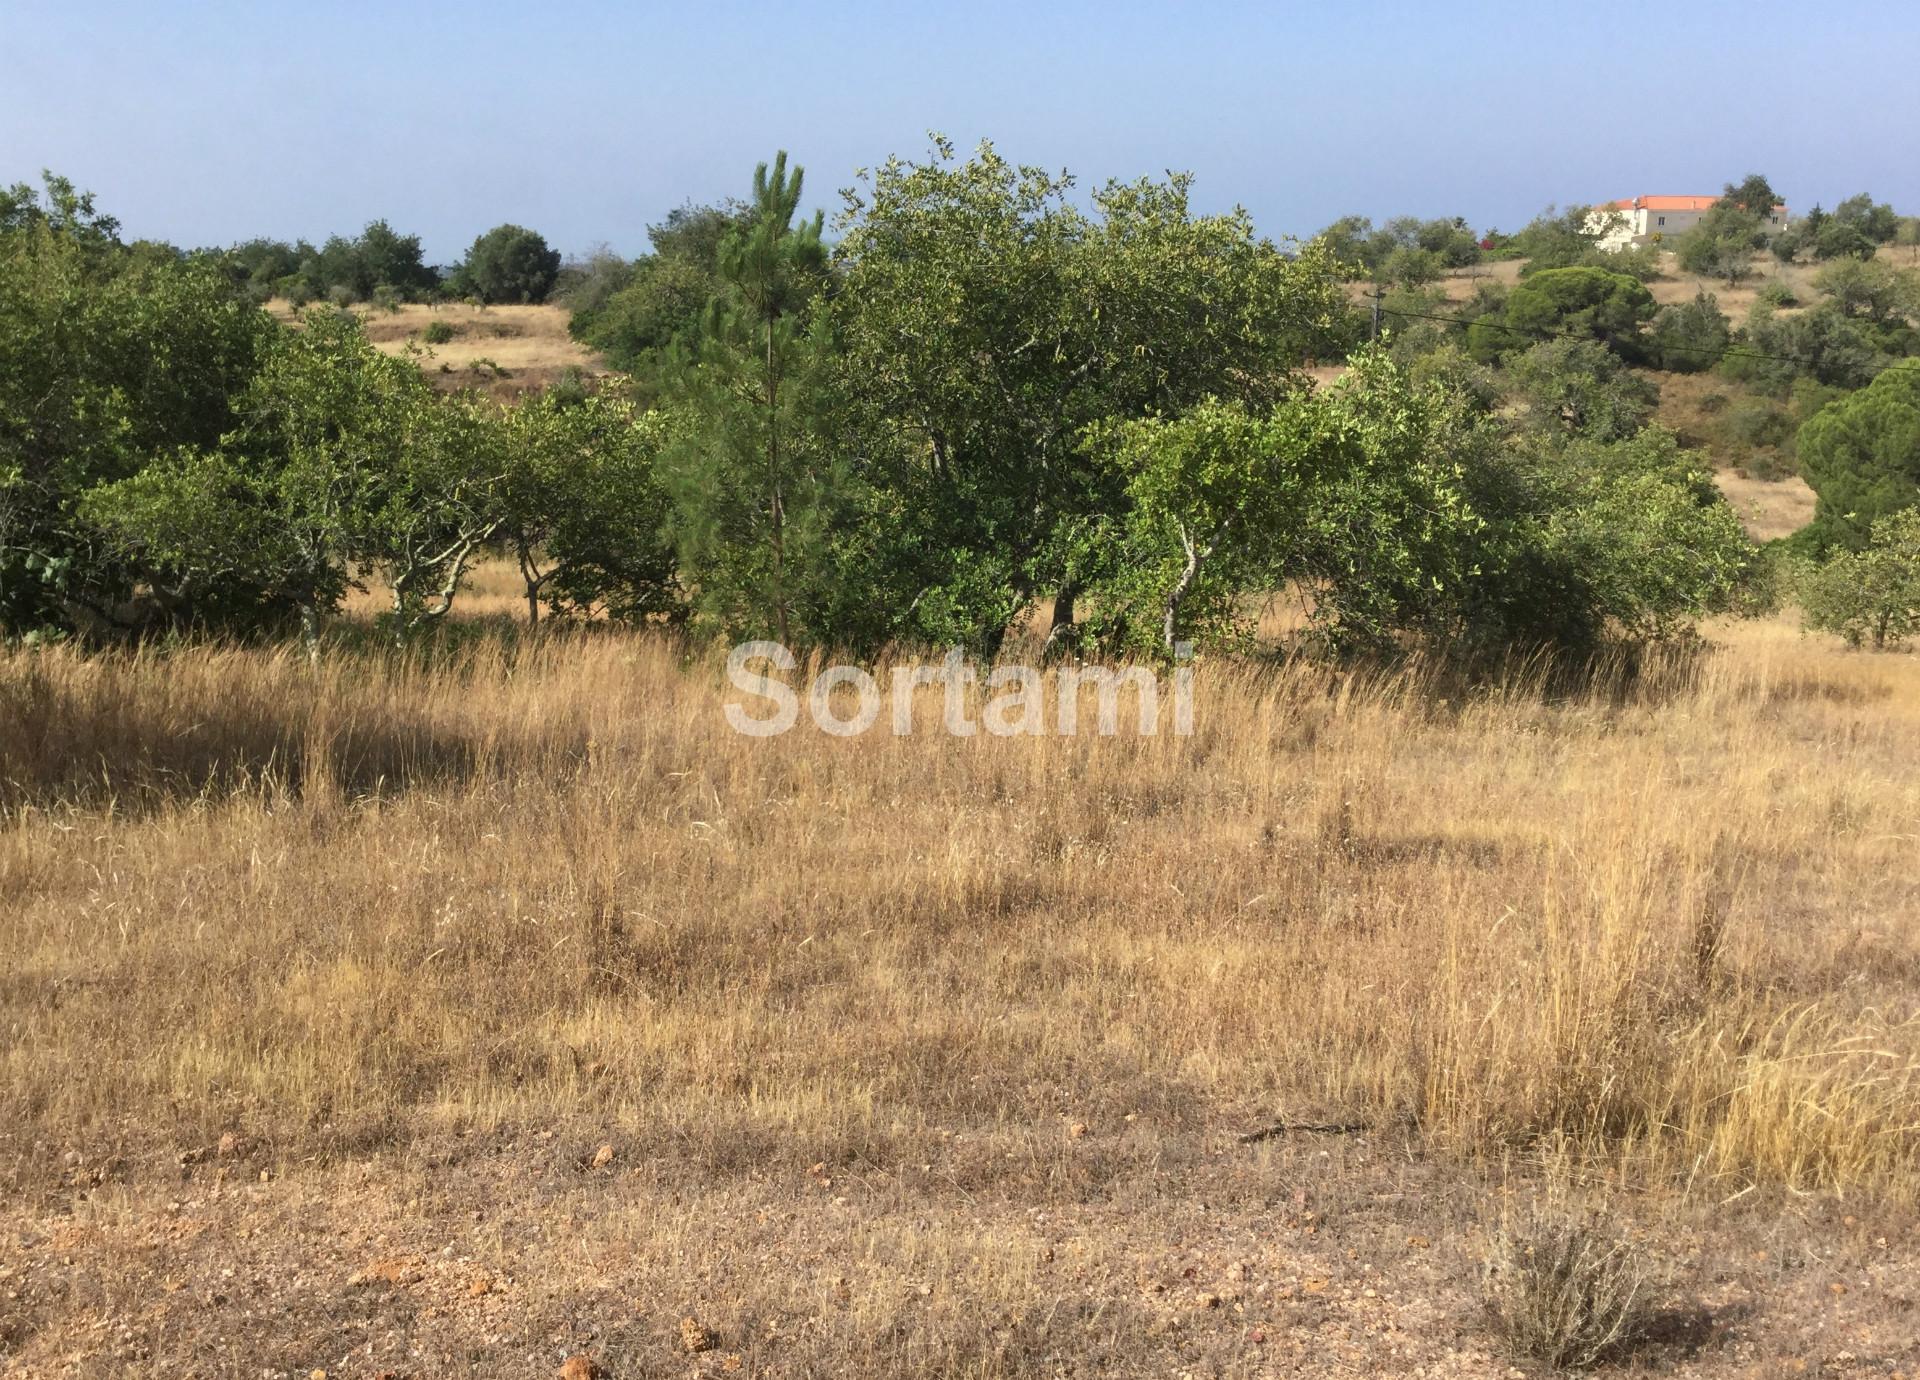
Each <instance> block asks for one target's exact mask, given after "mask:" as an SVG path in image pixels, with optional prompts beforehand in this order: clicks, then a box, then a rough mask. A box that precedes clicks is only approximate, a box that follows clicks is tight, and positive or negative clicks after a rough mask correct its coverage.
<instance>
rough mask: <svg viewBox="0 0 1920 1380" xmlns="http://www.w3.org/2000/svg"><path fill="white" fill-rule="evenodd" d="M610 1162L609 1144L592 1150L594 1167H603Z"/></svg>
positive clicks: (611, 1154)
mask: <svg viewBox="0 0 1920 1380" xmlns="http://www.w3.org/2000/svg"><path fill="white" fill-rule="evenodd" d="M612 1163H613V1146H612V1145H611V1144H607V1145H603V1146H601V1147H600V1148H599V1149H598V1150H596V1151H594V1152H593V1167H594V1168H595V1169H605V1168H606V1167H607V1166H608V1165H610V1164H612Z"/></svg>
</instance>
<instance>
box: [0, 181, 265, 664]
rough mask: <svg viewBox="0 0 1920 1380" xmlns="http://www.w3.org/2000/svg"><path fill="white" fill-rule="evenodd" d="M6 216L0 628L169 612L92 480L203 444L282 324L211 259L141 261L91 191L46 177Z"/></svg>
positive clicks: (0, 313)
mask: <svg viewBox="0 0 1920 1380" xmlns="http://www.w3.org/2000/svg"><path fill="white" fill-rule="evenodd" d="M47 185H48V197H47V204H46V205H45V206H44V207H43V206H41V205H40V203H39V200H38V198H37V197H36V196H35V195H34V194H33V193H31V192H30V191H28V190H27V189H25V188H14V189H13V190H12V191H10V192H9V193H7V194H6V196H7V205H6V210H5V211H4V214H0V224H4V226H5V227H6V228H4V229H0V632H6V633H22V632H27V631H30V630H33V629H36V628H48V627H50V628H57V629H65V630H69V631H73V630H82V631H102V632H104V631H108V630H111V629H113V628H116V627H122V626H128V625H134V624H138V623H141V622H144V621H146V620H148V619H152V618H159V617H165V616H166V610H164V609H157V608H155V607H154V606H153V605H152V604H151V603H150V602H147V603H136V602H135V600H134V596H135V594H136V593H137V591H138V588H139V585H140V574H141V572H140V571H139V570H138V569H137V568H136V567H134V566H132V565H130V564H129V563H127V562H125V561H123V560H121V559H118V558H117V557H116V556H115V555H114V553H112V552H110V551H107V550H105V549H103V548H102V546H101V544H100V543H99V541H98V540H97V538H96V535H95V534H94V533H93V532H92V531H91V530H90V529H89V528H88V526H87V524H86V523H85V522H84V521H82V520H81V518H80V516H79V513H78V504H79V500H80V498H81V496H82V495H83V494H84V493H85V492H86V490H87V489H89V488H90V487H92V486H93V485H96V484H100V483H107V482H112V481H114V480H118V479H122V478H125V477H126V476H128V475H130V474H133V473H135V472H136V471H137V470H138V469H139V468H140V466H141V465H142V464H143V463H144V462H145V461H146V459H147V457H149V456H151V455H154V454H158V453H164V452H167V451H171V450H173V449H174V448H176V447H180V446H199V445H208V444H211V443H213V442H214V441H216V440H217V439H218V437H219V436H220V434H221V433H222V432H223V431H224V430H226V429H227V428H228V427H229V426H230V425H231V424H232V421H233V414H232V411H231V407H230V399H231V397H232V395H233V394H234V393H235V392H237V391H238V390H239V388H241V387H242V386H243V385H244V383H245V380H246V379H247V377H248V376H249V375H250V373H251V371H252V369H253V368H254V364H255V360H256V357H257V355H258V353H259V351H260V349H261V346H262V342H263V340H264V339H265V337H266V335H267V333H268V331H269V330H270V329H271V323H270V322H269V321H268V320H267V318H266V317H265V316H263V315H262V314H261V313H260V312H258V311H256V310H254V309H253V308H252V307H251V305H250V304H249V303H248V302H246V301H245V300H243V299H242V298H241V297H240V296H239V295H237V294H236V293H235V292H234V291H233V289H232V287H231V286H230V283H229V281H228V279H227V278H226V276H225V275H224V274H223V273H221V272H220V271H219V269H218V268H217V267H216V266H215V265H212V264H210V263H207V262H205V261H200V260H194V261H182V260H178V259H173V258H163V259H154V258H136V257H135V256H133V255H131V254H129V253H127V252H126V251H125V250H123V249H122V248H121V247H120V245H119V243H118V241H117V239H116V238H115V234H116V232H117V225H116V223H115V222H114V221H113V220H112V219H111V218H110V217H105V216H101V215H99V214H98V213H97V212H95V211H94V209H93V202H92V198H91V197H89V196H85V195H82V194H79V193H76V192H74V191H73V189H72V186H71V184H69V183H66V182H65V181H64V180H62V179H58V178H53V177H49V178H48V182H47Z"/></svg>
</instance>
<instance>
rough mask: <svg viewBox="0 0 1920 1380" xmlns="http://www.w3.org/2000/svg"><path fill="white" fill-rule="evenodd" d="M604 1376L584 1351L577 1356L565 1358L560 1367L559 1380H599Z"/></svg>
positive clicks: (603, 1372)
mask: <svg viewBox="0 0 1920 1380" xmlns="http://www.w3.org/2000/svg"><path fill="white" fill-rule="evenodd" d="M605 1374H606V1372H605V1371H604V1370H602V1369H601V1368H600V1367H599V1365H598V1364H597V1363H596V1362H595V1361H594V1359H593V1357H591V1356H589V1355H587V1354H586V1353H585V1352H584V1351H583V1352H581V1353H580V1354H579V1355H578V1356H569V1357H567V1359H566V1360H565V1361H564V1362H562V1363H561V1366H560V1380H599V1377H600V1376H603V1375H605Z"/></svg>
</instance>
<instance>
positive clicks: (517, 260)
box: [451, 225, 560, 304]
mask: <svg viewBox="0 0 1920 1380" xmlns="http://www.w3.org/2000/svg"><path fill="white" fill-rule="evenodd" d="M559 274H560V251H559V250H557V249H549V248H548V247H547V242H546V240H545V239H543V238H542V237H541V236H540V235H538V234H536V233H535V232H534V231H532V230H528V229H527V228H525V227H524V226H519V225H496V226H495V227H494V228H493V229H491V230H489V231H487V233H486V234H484V235H482V236H480V238H479V239H477V240H475V241H474V242H473V246H472V248H470V249H468V250H467V257H466V259H465V260H464V261H463V262H462V263H461V265H460V267H459V268H458V269H456V270H455V272H454V275H453V280H452V283H451V286H452V287H453V288H454V290H455V292H456V293H458V294H459V295H462V296H469V295H470V296H474V297H477V298H479V299H480V300H481V301H482V302H486V303H489V304H491V303H497V302H544V301H546V300H547V294H548V293H549V292H551V291H552V290H553V284H554V280H555V279H556V278H557V277H558V276H559Z"/></svg>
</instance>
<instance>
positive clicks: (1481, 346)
mask: <svg viewBox="0 0 1920 1380" xmlns="http://www.w3.org/2000/svg"><path fill="white" fill-rule="evenodd" d="M1654 311H1655V307H1654V301H1653V294H1652V293H1650V292H1648V291H1647V288H1646V285H1645V284H1644V283H1641V282H1640V281H1638V280H1637V279H1634V278H1630V277H1628V276H1627V275H1626V274H1624V273H1609V272H1607V271H1606V270H1605V269H1601V268H1581V267H1576V268H1553V269H1546V270H1544V271H1542V272H1539V273H1535V274H1533V275H1532V276H1531V277H1528V278H1526V279H1523V280H1522V281H1521V282H1520V283H1519V284H1518V285H1516V286H1515V287H1514V289H1513V291H1512V292H1511V293H1510V294H1509V295H1508V297H1507V301H1506V308H1505V311H1504V312H1503V313H1502V316H1501V321H1500V323H1499V324H1500V325H1504V326H1505V327H1506V328H1507V329H1505V330H1501V329H1498V328H1497V327H1496V325H1495V323H1493V322H1492V321H1487V322H1485V323H1483V324H1476V325H1475V326H1474V327H1472V328H1471V329H1470V330H1469V332H1468V340H1469V342H1470V344H1471V346H1472V348H1473V351H1474V353H1475V354H1476V355H1477V356H1480V357H1482V358H1491V357H1492V356H1494V355H1498V354H1502V353H1506V352H1509V351H1514V350H1522V349H1525V348H1527V347H1528V345H1529V344H1530V343H1531V342H1532V341H1534V340H1538V339H1540V338H1541V337H1543V336H1549V335H1576V336H1586V337H1588V338H1590V339H1593V340H1597V341H1599V342H1600V343H1601V344H1603V345H1605V346H1607V347H1608V348H1609V349H1611V350H1612V351H1614V353H1616V354H1618V355H1620V356H1622V357H1623V358H1626V359H1638V358H1640V356H1641V354H1642V353H1643V348H1644V342H1643V337H1642V327H1643V326H1644V325H1645V324H1646V322H1647V321H1649V320H1650V319H1652V317H1653V314H1654Z"/></svg>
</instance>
